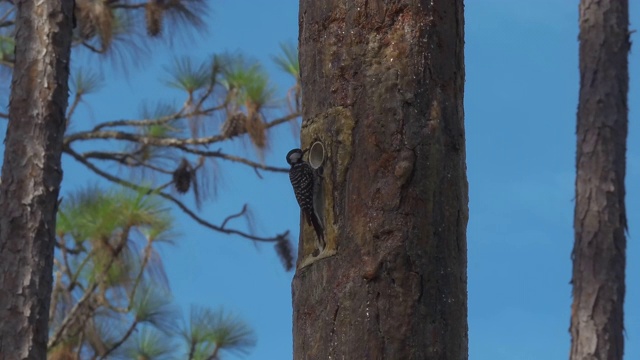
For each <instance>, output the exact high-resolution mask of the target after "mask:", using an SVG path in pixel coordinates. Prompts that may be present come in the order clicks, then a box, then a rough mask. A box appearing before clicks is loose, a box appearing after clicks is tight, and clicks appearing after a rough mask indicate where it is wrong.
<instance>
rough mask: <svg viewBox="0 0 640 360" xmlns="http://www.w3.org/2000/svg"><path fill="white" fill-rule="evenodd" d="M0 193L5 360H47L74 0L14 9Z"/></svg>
mask: <svg viewBox="0 0 640 360" xmlns="http://www.w3.org/2000/svg"><path fill="white" fill-rule="evenodd" d="M16 6H17V9H18V10H17V14H16V44H17V45H16V61H15V67H14V69H13V80H12V83H11V100H10V104H9V125H8V129H7V135H6V138H5V154H4V163H3V166H2V184H1V185H0V323H1V326H0V359H34V360H35V359H45V358H46V351H47V335H48V334H47V329H48V320H49V301H50V296H51V281H52V264H53V246H54V241H55V237H54V235H55V233H54V231H55V212H56V209H55V208H56V202H57V198H58V190H59V186H60V181H61V179H62V170H61V168H60V154H61V149H62V139H63V134H64V126H65V115H64V114H65V109H66V108H67V99H68V84H67V83H68V75H69V52H70V46H71V14H72V11H73V0H46V1H36V0H19V1H17V2H16Z"/></svg>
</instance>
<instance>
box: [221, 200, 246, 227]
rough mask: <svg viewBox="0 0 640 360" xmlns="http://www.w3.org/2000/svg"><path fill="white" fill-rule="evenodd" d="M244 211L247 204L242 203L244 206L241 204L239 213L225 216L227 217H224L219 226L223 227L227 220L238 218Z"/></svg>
mask: <svg viewBox="0 0 640 360" xmlns="http://www.w3.org/2000/svg"><path fill="white" fill-rule="evenodd" d="M246 212H247V204H244V206H242V210H240V212H239V213H237V214H232V215H229V216H227V218H226V219H224V221H223V222H222V225H220V227H221V228H223V229H224V227H225V225H227V223H228V222H229V220H233V219H236V218H239V217H241V216H242V215H244V214H245V213H246Z"/></svg>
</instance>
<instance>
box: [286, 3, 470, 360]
mask: <svg viewBox="0 0 640 360" xmlns="http://www.w3.org/2000/svg"><path fill="white" fill-rule="evenodd" d="M463 45H464V14H463V1H462V0H435V1H426V0H422V1H421V0H396V1H381V0H373V1H371V0H369V1H366V0H323V1H317V0H302V1H301V4H300V66H301V79H302V94H303V101H302V103H303V126H302V143H303V148H306V147H308V146H309V145H310V144H311V143H313V142H315V141H320V142H322V143H323V144H324V146H325V151H326V161H325V163H324V170H323V177H322V192H321V193H322V194H323V196H322V198H321V204H320V206H319V208H320V211H321V215H322V218H323V219H324V223H325V238H326V240H327V248H326V249H325V250H324V251H323V252H321V253H320V254H317V253H316V251H315V245H314V236H315V235H314V233H313V230H312V229H311V228H310V227H308V226H306V225H303V226H304V227H303V229H302V231H301V241H300V246H299V256H298V259H299V260H298V267H297V272H296V275H295V277H294V280H293V284H292V288H293V310H294V319H293V322H294V324H293V331H294V359H298V360H302V359H404V360H410V359H421V360H423V359H438V360H442V359H455V360H459V359H467V357H468V327H467V273H466V271H467V244H466V225H467V219H468V207H467V204H468V186H467V179H466V163H465V161H466V160H465V137H464V121H463V119H464V110H463V90H464V52H463Z"/></svg>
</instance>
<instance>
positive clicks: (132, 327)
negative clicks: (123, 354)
mask: <svg viewBox="0 0 640 360" xmlns="http://www.w3.org/2000/svg"><path fill="white" fill-rule="evenodd" d="M136 326H138V320H133V322H132V323H131V325H130V326H129V328H128V329H127V332H126V333H125V334H124V335H123V336H122V338H121V339H120V340H118V341H117V342H116V343H114V344H113V345H112V346H111V347H110V348H109V350H107V351H106V352H105V353H104V354H102V356H100V359H106V358H107V356H108V355H109V354H111V353H112V352H114V351H115V350H116V349H117V348H119V347H120V346H121V345H122V344H124V342H125V341H127V339H129V337H130V336H131V334H133V331H134V330H135V329H136Z"/></svg>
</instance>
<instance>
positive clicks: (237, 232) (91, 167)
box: [63, 146, 289, 242]
mask: <svg viewBox="0 0 640 360" xmlns="http://www.w3.org/2000/svg"><path fill="white" fill-rule="evenodd" d="M63 151H64V152H65V153H67V154H69V155H71V156H72V157H73V158H74V159H76V160H77V161H78V162H80V163H81V164H83V165H84V166H86V167H87V168H88V169H89V170H91V171H93V172H94V173H96V174H97V175H99V176H101V177H103V178H105V179H107V180H109V181H111V182H114V183H116V184H120V185H122V186H125V187H128V188H130V189H134V190H136V191H146V190H149V189H148V188H145V187H142V186H139V185H136V184H134V183H131V182H129V181H127V180H124V179H122V178H119V177H117V176H114V175H111V174H109V173H107V172H105V171H103V170H101V169H100V168H98V167H97V166H95V165H94V164H92V163H91V162H90V161H88V160H87V159H85V158H83V157H82V156H81V155H80V154H78V153H77V152H75V151H73V150H72V149H71V148H70V147H68V146H65V147H64V148H63ZM149 193H150V194H151V193H155V194H156V195H158V196H160V197H162V198H165V199H167V200H169V201H171V202H173V203H174V204H176V205H177V206H178V207H179V208H180V210H182V211H183V212H184V213H185V214H187V215H189V216H190V217H191V218H192V219H193V220H195V221H196V222H197V223H198V224H200V225H202V226H205V227H207V228H209V229H211V230H215V231H218V232H221V233H225V234H233V235H240V236H242V237H244V238H247V239H250V240H254V241H261V242H276V241H279V240H280V239H282V238H285V237H287V235H288V234H289V230H287V231H285V232H284V233H282V234H277V235H276V236H274V237H262V236H255V235H252V234H249V233H246V232H244V231H240V230H236V229H225V228H223V227H221V226H217V225H214V224H212V223H210V222H208V221H206V220H204V219H203V218H201V217H199V216H198V215H197V214H196V213H195V212H193V211H192V210H191V209H189V208H188V207H187V206H186V205H184V204H183V203H182V202H181V201H180V200H178V199H176V198H175V197H174V196H172V195H170V194H167V193H165V192H162V191H157V190H149Z"/></svg>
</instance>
